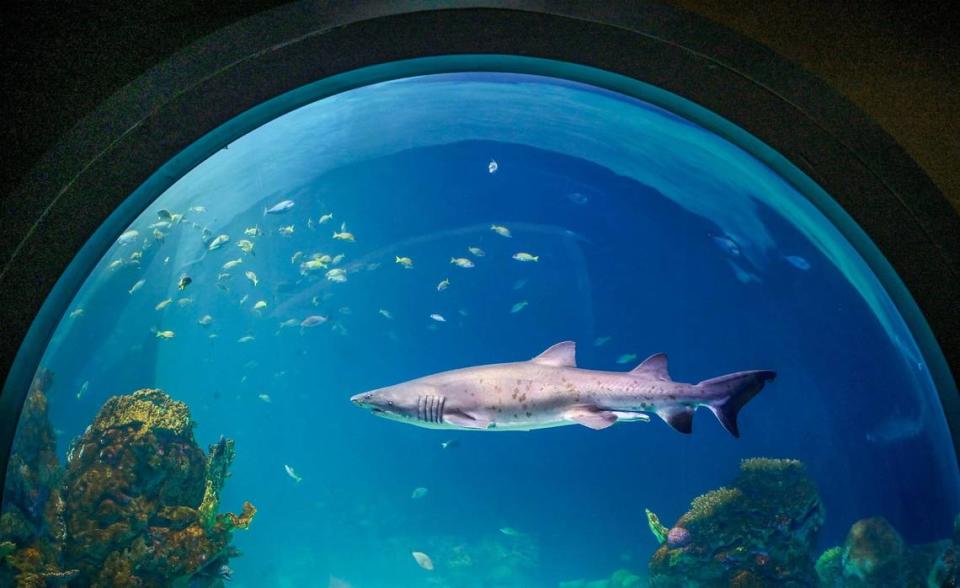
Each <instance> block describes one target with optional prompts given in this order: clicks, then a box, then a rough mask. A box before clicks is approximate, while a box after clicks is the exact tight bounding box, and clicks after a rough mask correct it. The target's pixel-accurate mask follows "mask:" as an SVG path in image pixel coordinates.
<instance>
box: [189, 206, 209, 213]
mask: <svg viewBox="0 0 960 588" xmlns="http://www.w3.org/2000/svg"><path fill="white" fill-rule="evenodd" d="M189 210H190V212H194V213H197V214H200V213H202V212H206V211H207V207H205V206H191V207H190V209H189Z"/></svg>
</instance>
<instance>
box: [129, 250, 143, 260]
mask: <svg viewBox="0 0 960 588" xmlns="http://www.w3.org/2000/svg"><path fill="white" fill-rule="evenodd" d="M142 258H143V251H139V250H138V251H134V252H133V253H131V254H130V261H132V262H134V263H140V260H141V259H142Z"/></svg>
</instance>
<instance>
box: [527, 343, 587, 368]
mask: <svg viewBox="0 0 960 588" xmlns="http://www.w3.org/2000/svg"><path fill="white" fill-rule="evenodd" d="M530 361H531V362H533V363H539V364H540V365H550V366H554V367H577V344H576V343H574V342H573V341H563V342H560V343H557V344H556V345H554V346H553V347H551V348H550V349H547V350H546V351H544V352H543V353H541V354H540V355H538V356H536V357H534V358H533V359H531V360H530Z"/></svg>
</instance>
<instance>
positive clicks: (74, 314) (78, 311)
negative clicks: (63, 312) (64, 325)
mask: <svg viewBox="0 0 960 588" xmlns="http://www.w3.org/2000/svg"><path fill="white" fill-rule="evenodd" d="M83 313H84V310H83V309H82V308H77V309H75V310H73V311H72V312H71V313H70V315H69V316H70V318H72V319H75V318H77V317H79V316H83Z"/></svg>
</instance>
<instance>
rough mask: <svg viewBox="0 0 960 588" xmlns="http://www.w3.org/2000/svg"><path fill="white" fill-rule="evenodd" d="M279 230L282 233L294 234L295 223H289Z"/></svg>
mask: <svg viewBox="0 0 960 588" xmlns="http://www.w3.org/2000/svg"><path fill="white" fill-rule="evenodd" d="M277 232H278V233H280V234H281V235H292V234H293V225H287V226H285V227H280V228H279V229H277Z"/></svg>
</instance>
